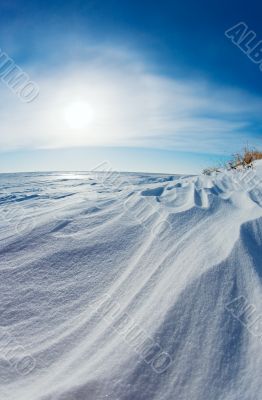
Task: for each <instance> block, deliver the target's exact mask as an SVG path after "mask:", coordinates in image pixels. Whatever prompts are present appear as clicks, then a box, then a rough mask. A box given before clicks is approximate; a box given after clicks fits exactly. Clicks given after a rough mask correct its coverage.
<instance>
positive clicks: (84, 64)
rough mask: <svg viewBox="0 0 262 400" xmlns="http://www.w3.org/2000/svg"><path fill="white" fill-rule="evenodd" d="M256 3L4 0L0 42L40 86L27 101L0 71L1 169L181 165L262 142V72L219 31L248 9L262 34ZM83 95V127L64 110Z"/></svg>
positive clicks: (178, 168)
mask: <svg viewBox="0 0 262 400" xmlns="http://www.w3.org/2000/svg"><path fill="white" fill-rule="evenodd" d="M261 11H262V5H261V4H260V3H259V2H258V1H253V0H251V1H249V2H246V1H242V0H241V1H236V0H234V1H230V0H229V1H226V0H220V1H212V2H210V1H207V0H206V1H204V0H199V1H197V2H196V1H194V0H191V1H184V2H181V1H178V0H172V1H170V0H162V1H161V2H154V1H148V0H143V1H141V0H140V1H138V0H132V1H131V0H129V1H127V0H104V1H96V0H90V1H89V0H86V1H83V0H82V1H80V0H75V1H66V0H63V1H62V0H61V1H58V0H53V1H49V0H45V1H44V0H34V1H32V0H28V1H22V0H20V1H19V0H13V1H12V2H10V1H8V0H1V5H0V37H1V40H0V48H1V49H2V51H5V52H6V53H8V55H9V56H10V57H12V58H13V59H14V60H15V62H16V63H17V64H18V65H19V66H20V67H21V68H23V70H25V71H26V72H27V73H28V74H29V75H30V77H31V78H32V79H33V80H34V81H36V82H37V83H38V84H39V87H40V95H39V98H38V99H36V100H35V101H34V102H32V103H30V104H23V103H21V101H20V100H19V99H18V98H17V97H16V96H15V95H14V94H13V93H12V92H11V91H10V89H9V88H8V87H6V86H5V85H4V84H3V83H2V82H1V81H0V96H1V97H0V119H1V125H2V126H1V137H0V153H1V154H0V172H8V171H11V172H13V171H38V170H90V169H92V168H94V167H95V166H96V165H97V164H100V163H101V162H103V161H109V162H110V163H111V164H112V168H114V169H118V170H122V171H146V172H150V171H152V172H169V173H171V172H174V173H176V172H179V173H180V172H181V173H183V172H184V173H188V172H198V171H200V170H201V169H202V168H204V167H205V166H207V165H209V164H213V163H214V162H219V161H223V160H225V159H226V158H227V157H229V156H230V154H231V153H233V152H235V151H238V150H239V149H241V148H242V147H243V146H244V145H246V144H247V143H249V144H250V145H251V146H253V145H254V146H258V147H262V145H261V138H262V129H261V128H262V115H261V106H262V72H261V71H260V69H259V66H258V65H256V64H254V63H252V62H251V60H250V59H249V58H248V57H247V56H246V55H245V54H243V52H241V51H240V50H239V48H238V47H237V46H234V44H232V43H231V42H230V40H229V39H228V38H226V36H225V34H224V32H225V30H227V29H229V28H230V27H231V26H233V25H235V24H236V23H238V22H239V21H244V22H245V23H246V24H247V25H248V26H249V27H250V29H252V30H253V31H254V32H256V34H257V40H262V29H261V18H260V16H261ZM80 103H81V104H84V105H85V106H86V107H87V109H86V112H85V114H86V115H87V114H88V113H91V114H92V118H90V119H89V120H88V121H86V123H85V124H84V126H81V127H80V128H79V126H75V125H74V124H72V123H71V124H70V123H68V118H67V113H69V114H70V113H71V112H72V109H75V105H76V104H80ZM79 118H80V119H81V113H80V117H79ZM69 122H72V121H69ZM73 122H74V121H73ZM80 122H81V121H80ZM87 122H88V123H87ZM80 125H81V124H80Z"/></svg>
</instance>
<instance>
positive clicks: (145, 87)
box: [0, 46, 262, 154]
mask: <svg viewBox="0 0 262 400" xmlns="http://www.w3.org/2000/svg"><path fill="white" fill-rule="evenodd" d="M83 54H88V57H87V58H86V59H83V60H82V61H81V62H78V63H71V64H70V65H69V64H67V65H65V66H63V67H62V66H61V65H60V66H59V67H58V69H57V70H55V71H54V69H53V70H48V69H47V70H46V71H45V72H43V71H41V72H40V71H39V73H38V77H39V79H38V80H37V82H38V84H39V86H40V88H41V92H40V96H39V98H38V99H37V100H36V101H34V102H33V103H31V104H29V105H24V104H20V103H19V102H18V101H17V100H16V99H15V98H13V97H12V93H11V94H10V93H9V92H8V91H7V90H5V88H1V92H2V96H1V101H0V105H1V111H0V118H1V127H2V133H3V134H2V135H1V137H0V148H1V149H2V150H5V151H6V150H15V149H23V148H29V149H41V148H42V149H43V148H64V147H76V146H127V147H132V146H138V147H141V146H143V147H149V148H162V149H173V150H179V151H193V152H202V153H203V152H206V153H215V154H219V153H221V154H224V153H225V152H232V151H235V150H236V148H237V149H238V148H239V146H242V145H243V144H245V143H246V142H247V141H249V142H250V143H251V144H257V135H256V134H254V133H252V131H251V125H252V124H254V121H257V124H258V125H259V124H260V125H261V124H262V120H261V116H260V110H261V106H262V101H261V99H260V98H257V97H254V96H251V95H249V94H248V93H245V92H243V91H238V90H234V89H231V88H218V87H216V86H214V85H212V84H211V83H208V82H206V81H201V82H195V81H185V80H181V79H178V78H177V79H176V78H167V77H164V76H161V75H159V74H156V73H152V68H150V65H149V63H148V62H146V61H144V60H143V58H142V57H140V56H139V55H137V54H134V52H128V51H127V50H123V49H119V48H113V47H112V48H105V47H103V46H93V47H90V48H89V49H84V50H83ZM29 72H30V71H29ZM34 74H36V70H35V69H34ZM79 100H80V101H84V102H85V103H87V104H89V105H90V107H91V108H92V110H93V111H94V118H93V120H92V121H90V123H89V125H88V126H87V127H85V128H84V129H73V128H72V127H69V126H68V125H67V124H66V120H65V118H64V117H63V114H64V112H65V110H66V109H67V108H68V107H69V106H70V104H71V103H73V102H75V101H79Z"/></svg>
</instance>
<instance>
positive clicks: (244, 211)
mask: <svg viewBox="0 0 262 400" xmlns="http://www.w3.org/2000/svg"><path fill="white" fill-rule="evenodd" d="M0 185H1V194H0V215H1V223H0V254H1V259H0V264H1V269H0V286H1V288H0V289H1V290H0V299H1V302H0V396H1V399H5V400H102V399H111V400H153V399H154V400H173V399H174V400H189V399H190V400H203V399H210V400H220V399H221V400H240V399H241V400H260V399H261V397H262V388H261V377H260V372H261V368H262V355H261V354H262V353H261V336H262V323H261V320H262V317H261V316H260V314H261V310H262V296H261V294H262V290H261V279H262V265H261V255H262V208H261V207H262V164H261V163H259V162H258V163H257V166H256V170H255V171H246V172H245V171H242V172H230V173H224V174H220V175H217V176H211V177H204V176H175V175H174V176H167V175H149V174H117V173H108V172H107V173H106V172H104V173H102V172H96V171H93V172H90V173H77V174H75V173H65V174H59V173H46V174H44V173H42V174H40V173H38V174H9V175H0Z"/></svg>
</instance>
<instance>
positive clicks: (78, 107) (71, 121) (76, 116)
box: [63, 101, 94, 129]
mask: <svg viewBox="0 0 262 400" xmlns="http://www.w3.org/2000/svg"><path fill="white" fill-rule="evenodd" d="M63 114H64V120H65V122H66V124H67V126H68V128H70V129H84V128H86V127H88V125H90V123H91V122H92V121H93V120H94V110H93V108H92V107H91V105H90V104H89V103H87V102H85V101H75V102H72V103H70V104H68V105H67V106H66V107H65V109H64V112H63Z"/></svg>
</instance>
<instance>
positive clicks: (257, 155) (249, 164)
mask: <svg viewBox="0 0 262 400" xmlns="http://www.w3.org/2000/svg"><path fill="white" fill-rule="evenodd" d="M232 157H233V158H232V160H230V161H229V162H228V163H226V165H224V166H223V168H222V169H224V168H226V169H227V170H228V171H230V170H232V169H235V170H242V169H246V168H253V163H254V161H256V160H262V151H259V150H257V149H255V148H253V149H250V148H249V147H248V146H246V147H245V148H244V149H243V152H242V153H236V154H233V156H232ZM218 172H221V168H218V167H211V168H206V169H205V170H204V171H203V174H204V175H212V174H213V173H218Z"/></svg>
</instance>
